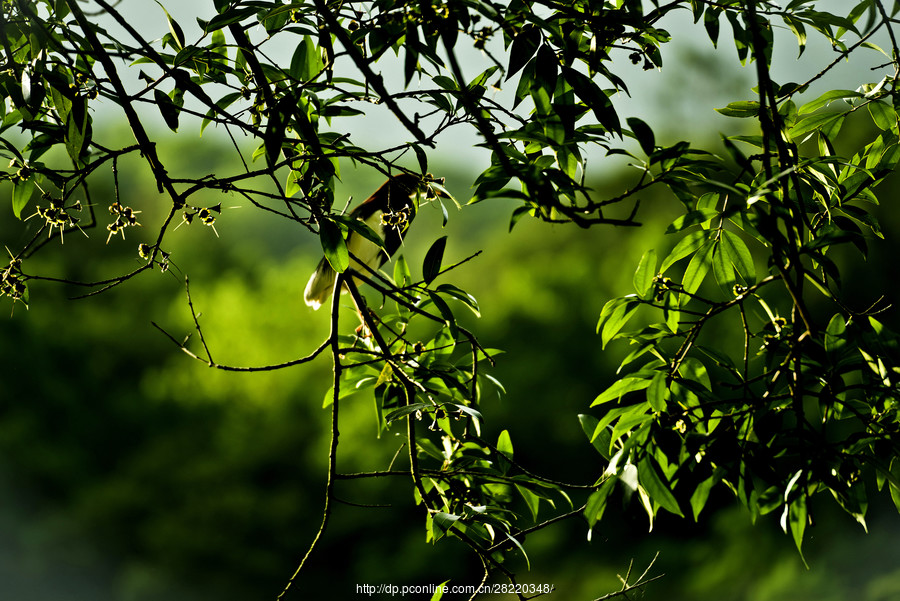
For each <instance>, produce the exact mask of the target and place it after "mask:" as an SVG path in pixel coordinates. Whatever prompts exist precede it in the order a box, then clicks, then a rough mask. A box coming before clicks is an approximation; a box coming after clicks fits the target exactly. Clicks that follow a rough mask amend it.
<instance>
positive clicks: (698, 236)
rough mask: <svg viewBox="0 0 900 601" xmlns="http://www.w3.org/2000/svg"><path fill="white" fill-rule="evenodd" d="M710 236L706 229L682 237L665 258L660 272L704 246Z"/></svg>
mask: <svg viewBox="0 0 900 601" xmlns="http://www.w3.org/2000/svg"><path fill="white" fill-rule="evenodd" d="M708 237H709V233H708V232H706V231H705V230H699V231H696V232H691V233H690V234H688V235H687V236H685V237H684V238H682V239H681V240H680V241H679V242H678V244H676V245H675V248H673V249H672V252H670V253H669V256H667V257H666V258H665V260H663V263H662V266H661V267H660V268H659V272H660V273H665V272H666V270H667V269H668V268H669V267H671V266H672V265H674V264H675V263H676V262H678V261H680V260H681V259H683V258H685V257H686V256H688V255H690V254H691V253H693V252H694V251H696V250H697V249H698V248H700V247H701V246H703V244H704V243H706V240H707V238H708Z"/></svg>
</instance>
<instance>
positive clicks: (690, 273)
mask: <svg viewBox="0 0 900 601" xmlns="http://www.w3.org/2000/svg"><path fill="white" fill-rule="evenodd" d="M714 246H715V245H714V243H713V242H712V241H711V240H710V241H707V242H706V244H704V245H703V247H702V248H700V250H698V251H697V253H696V254H695V255H694V256H693V257H692V258H691V262H690V263H688V266H687V269H685V270H684V277H683V278H682V281H681V285H682V286H683V287H684V291H685V292H687V293H688V294H694V293H696V292H697V290H699V289H700V285H701V284H702V283H703V280H704V279H705V278H706V274H707V273H709V268H710V267H712V251H713V248H714Z"/></svg>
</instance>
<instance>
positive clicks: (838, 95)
mask: <svg viewBox="0 0 900 601" xmlns="http://www.w3.org/2000/svg"><path fill="white" fill-rule="evenodd" d="M862 96H863V95H862V94H861V93H860V92H856V91H854V90H829V91H828V92H825V93H824V94H822V95H821V96H819V97H818V98H816V99H815V100H813V101H810V102H807V103H806V104H804V105H803V106H801V107H800V109H799V113H800V114H801V115H804V114H806V113H813V112H815V111H817V110H819V109H820V108H824V107H826V106H828V105H829V104H831V103H832V102H834V101H835V100H846V99H847V98H862Z"/></svg>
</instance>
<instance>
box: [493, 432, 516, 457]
mask: <svg viewBox="0 0 900 601" xmlns="http://www.w3.org/2000/svg"><path fill="white" fill-rule="evenodd" d="M497 450H498V451H500V452H501V453H503V455H505V456H506V458H507V459H512V458H513V446H512V439H511V438H510V437H509V431H508V430H503V431H502V432H500V436H498V437H497Z"/></svg>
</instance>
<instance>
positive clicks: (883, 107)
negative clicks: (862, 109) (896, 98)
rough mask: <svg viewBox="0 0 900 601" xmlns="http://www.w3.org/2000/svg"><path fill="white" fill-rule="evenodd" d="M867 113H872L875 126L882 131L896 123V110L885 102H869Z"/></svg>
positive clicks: (894, 125)
mask: <svg viewBox="0 0 900 601" xmlns="http://www.w3.org/2000/svg"><path fill="white" fill-rule="evenodd" d="M869 114H870V115H872V120H873V121H874V122H875V126H876V127H878V129H880V130H882V131H888V130H890V129H891V128H893V127H896V125H897V111H895V110H894V107H892V106H891V105H889V104H887V103H886V102H881V101H880V100H879V101H876V102H870V103H869Z"/></svg>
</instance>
